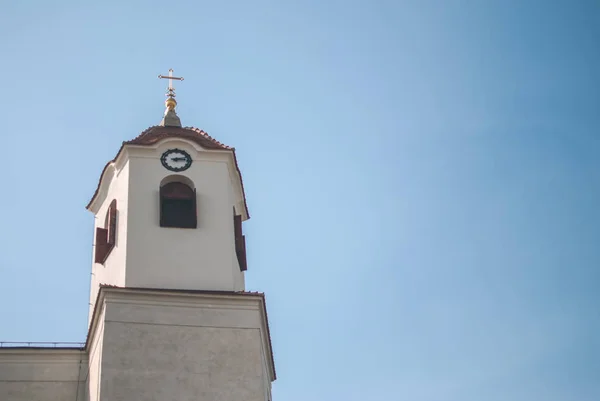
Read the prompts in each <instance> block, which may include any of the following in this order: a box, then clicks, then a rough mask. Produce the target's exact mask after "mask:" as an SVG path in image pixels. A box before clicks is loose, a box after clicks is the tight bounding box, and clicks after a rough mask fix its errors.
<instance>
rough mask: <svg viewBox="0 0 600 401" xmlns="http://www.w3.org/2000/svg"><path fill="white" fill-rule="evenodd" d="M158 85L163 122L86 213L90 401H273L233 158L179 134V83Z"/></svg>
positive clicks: (199, 136) (103, 181)
mask: <svg viewBox="0 0 600 401" xmlns="http://www.w3.org/2000/svg"><path fill="white" fill-rule="evenodd" d="M159 77H161V78H168V79H169V89H168V93H167V96H168V97H167V100H166V111H165V115H164V118H163V120H162V121H161V123H160V124H159V125H157V126H153V127H150V128H148V129H146V130H145V131H143V132H142V133H141V134H140V135H139V136H137V137H136V138H135V139H132V140H130V141H126V142H124V143H123V145H122V146H121V148H120V149H119V151H118V152H117V155H116V156H115V158H114V159H113V160H111V161H109V162H108V163H107V165H106V166H105V168H104V170H103V171H102V174H101V177H100V181H99V184H98V187H97V189H96V191H95V193H94V195H93V197H92V199H91V200H90V202H89V204H88V206H87V209H88V210H90V211H91V212H92V213H93V214H94V216H95V219H94V222H95V223H94V225H95V230H94V248H93V263H92V278H91V291H90V314H89V325H90V334H89V337H88V342H89V346H90V347H91V348H93V349H96V350H97V355H96V357H94V356H93V355H92V353H91V352H92V351H90V356H89V358H90V380H89V383H88V385H89V387H90V388H89V394H90V400H105V399H106V400H109V399H153V398H152V397H154V395H153V396H152V397H151V398H144V397H143V396H141V395H140V392H142V393H144V392H148V394H150V391H152V390H153V389H154V391H158V392H166V391H167V390H168V389H171V388H172V391H173V393H168V392H167V393H165V394H164V396H163V397H161V399H192V398H193V399H217V398H214V395H215V394H220V396H219V397H221V396H222V394H231V398H229V397H227V398H218V399H232V400H233V399H245V400H257V401H259V400H260V401H264V400H270V388H271V381H273V380H274V379H275V368H274V364H273V358H272V351H271V342H270V335H269V329H268V322H267V317H266V307H265V304H264V295H263V294H259V293H248V292H245V286H244V274H245V271H246V268H247V267H246V246H245V237H244V235H243V233H242V222H243V221H246V220H247V219H248V218H249V214H248V208H247V205H246V198H245V195H244V187H243V184H242V177H241V173H240V170H239V167H238V163H237V160H236V155H235V149H234V148H231V147H228V146H226V145H224V144H222V143H220V142H218V141H217V140H215V139H213V138H212V137H210V136H209V135H208V134H207V133H205V132H204V131H202V130H200V129H197V128H191V127H185V128H183V127H182V126H181V122H180V119H179V117H178V116H177V114H176V112H175V107H176V105H177V102H176V101H175V91H174V89H173V86H172V80H174V79H175V80H183V78H177V77H173V76H172V70H171V71H170V74H169V76H168V77H163V76H159ZM191 344H193V346H192V345H191ZM107 347H109V348H107ZM161 347H166V348H164V349H162V348H161ZM160 349H162V351H160V352H159V350H160ZM134 350H135V352H134ZM128 352H129V354H128ZM157 352H158V354H156V353H157ZM161 352H162V353H161ZM169 352H171V354H169ZM165 353H166V354H165ZM190 353H191V354H190ZM126 355H127V356H126ZM156 355H170V356H166V357H164V358H163V357H162V356H161V357H159V359H160V360H157V359H155V358H157V356H156ZM161 358H162V359H161ZM165 358H167V359H169V358H171V359H170V360H169V362H168V363H166V364H165V363H164V362H165V360H164V359H165ZM180 362H181V363H182V364H183V365H185V366H179V367H178V364H179V363H180ZM135 369H139V370H140V372H139V373H137V374H136V373H133V372H134V371H135ZM149 372H150V373H149ZM128 375H130V376H131V377H130V379H131V382H129V381H127V380H126V377H128ZM111 380H112V381H111ZM182 383H183V384H182ZM233 385H236V386H238V387H236V388H231V386H233ZM134 390H135V391H134ZM94 393H96V395H93V394H94ZM167 394H168V395H167ZM178 394H180V395H178ZM111 397H113V398H111ZM114 397H117V398H114ZM123 397H124V398H123ZM190 397H192V398H190ZM194 397H196V398H194Z"/></svg>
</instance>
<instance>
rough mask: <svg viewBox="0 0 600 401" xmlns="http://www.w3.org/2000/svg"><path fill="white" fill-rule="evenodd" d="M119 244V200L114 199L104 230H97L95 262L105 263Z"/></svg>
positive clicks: (107, 213) (109, 208)
mask: <svg viewBox="0 0 600 401" xmlns="http://www.w3.org/2000/svg"><path fill="white" fill-rule="evenodd" d="M116 243H117V200H116V199H113V201H112V202H111V203H110V206H109V207H108V212H106V218H105V219H104V228H100V227H98V228H96V253H95V255H94V262H96V263H104V262H105V261H106V258H108V255H110V252H111V251H112V250H113V248H114V247H115V244H116Z"/></svg>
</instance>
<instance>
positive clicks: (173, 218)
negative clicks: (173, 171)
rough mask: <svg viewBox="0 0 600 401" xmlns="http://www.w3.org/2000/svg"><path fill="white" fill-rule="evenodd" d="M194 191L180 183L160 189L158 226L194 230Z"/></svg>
mask: <svg viewBox="0 0 600 401" xmlns="http://www.w3.org/2000/svg"><path fill="white" fill-rule="evenodd" d="M197 224H198V217H197V212H196V190H194V189H192V188H190V187H189V186H188V185H186V184H184V183H182V182H170V183H168V184H165V185H163V186H162V187H160V226H161V227H177V228H196V227H197Z"/></svg>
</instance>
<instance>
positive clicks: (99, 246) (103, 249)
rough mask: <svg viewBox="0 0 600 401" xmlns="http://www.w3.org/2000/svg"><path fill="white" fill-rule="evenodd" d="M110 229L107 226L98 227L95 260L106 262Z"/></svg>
mask: <svg viewBox="0 0 600 401" xmlns="http://www.w3.org/2000/svg"><path fill="white" fill-rule="evenodd" d="M107 240H108V230H107V229H106V228H99V227H98V228H96V255H95V257H94V262H96V263H104V261H105V260H106V256H107V251H108V242H107Z"/></svg>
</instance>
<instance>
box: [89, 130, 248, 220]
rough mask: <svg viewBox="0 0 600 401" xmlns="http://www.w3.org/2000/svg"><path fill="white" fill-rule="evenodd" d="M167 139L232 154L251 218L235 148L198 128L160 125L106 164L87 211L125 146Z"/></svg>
mask: <svg viewBox="0 0 600 401" xmlns="http://www.w3.org/2000/svg"><path fill="white" fill-rule="evenodd" d="M166 138H183V139H187V140H190V141H192V142H194V143H196V144H198V145H200V146H201V147H203V148H204V149H209V150H223V151H229V152H232V153H233V161H234V164H235V168H236V170H237V172H238V174H239V177H240V183H241V185H242V196H243V198H244V208H245V209H246V215H247V216H248V218H250V212H249V211H248V205H247V202H246V191H245V190H244V181H243V180H242V173H241V172H240V167H239V165H238V162H237V157H236V156H235V148H232V147H230V146H227V145H224V144H222V143H221V142H219V141H217V140H216V139H214V138H213V137H211V136H210V135H208V134H207V133H206V132H204V131H202V130H201V129H198V128H194V127H185V128H181V127H163V126H160V125H156V126H153V127H150V128H147V129H146V130H145V131H143V132H142V133H141V134H140V135H138V136H137V137H136V138H134V139H132V140H130V141H125V142H123V144H122V145H121V148H120V149H119V151H118V152H117V155H116V156H115V158H114V159H112V160H111V161H109V162H108V163H106V165H105V166H104V169H103V170H102V173H101V174H100V179H99V180H98V185H97V186H96V191H95V192H94V195H93V196H92V198H91V199H90V201H89V203H88V204H87V206H86V209H89V208H90V206H91V204H92V202H93V201H94V199H96V196H98V192H99V191H100V183H101V182H102V177H103V176H104V172H105V171H106V169H107V168H108V166H109V165H110V164H111V163H113V162H114V161H115V160H117V158H118V157H119V155H120V154H121V151H122V150H123V148H124V147H125V145H137V146H150V145H154V144H155V143H157V142H159V141H160V140H162V139H166Z"/></svg>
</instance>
